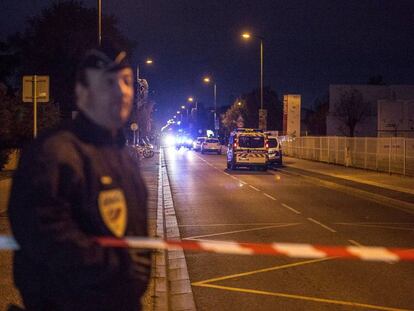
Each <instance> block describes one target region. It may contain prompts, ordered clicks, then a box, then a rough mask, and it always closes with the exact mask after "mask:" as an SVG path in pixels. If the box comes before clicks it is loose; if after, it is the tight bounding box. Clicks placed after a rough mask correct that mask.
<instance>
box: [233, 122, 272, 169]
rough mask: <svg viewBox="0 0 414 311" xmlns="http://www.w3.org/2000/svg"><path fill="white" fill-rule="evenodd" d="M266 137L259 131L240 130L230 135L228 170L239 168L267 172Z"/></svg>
mask: <svg viewBox="0 0 414 311" xmlns="http://www.w3.org/2000/svg"><path fill="white" fill-rule="evenodd" d="M267 162H268V156H267V148H266V135H265V134H264V133H263V131H262V130H259V129H247V128H238V129H236V130H234V131H233V132H231V133H230V138H229V145H228V149H227V168H228V169H230V170H234V169H236V168H238V167H248V168H252V169H261V170H263V171H266V170H267Z"/></svg>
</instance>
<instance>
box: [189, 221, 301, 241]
mask: <svg viewBox="0 0 414 311" xmlns="http://www.w3.org/2000/svg"><path fill="white" fill-rule="evenodd" d="M297 225H300V223H291V224H279V225H274V226H266V227H261V228H251V229H244V230H235V231H227V232H220V233H213V234H204V235H196V236H191V237H187V238H182V240H196V239H198V238H205V237H211V236H217V235H226V234H233V233H241V232H250V231H258V230H266V229H272V228H282V227H291V226H297Z"/></svg>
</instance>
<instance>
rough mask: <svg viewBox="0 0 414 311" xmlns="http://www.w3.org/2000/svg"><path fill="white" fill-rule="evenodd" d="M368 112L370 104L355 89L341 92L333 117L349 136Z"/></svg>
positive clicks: (352, 135) (353, 133)
mask: <svg viewBox="0 0 414 311" xmlns="http://www.w3.org/2000/svg"><path fill="white" fill-rule="evenodd" d="M369 113H370V104H369V103H368V102H366V101H364V98H363V95H362V93H361V92H360V91H358V90H356V89H351V90H349V91H345V92H343V93H342V94H341V96H340V99H339V101H338V102H337V103H336V105H335V110H334V114H335V117H336V118H337V119H338V120H339V121H340V122H341V123H342V124H343V125H344V126H345V127H346V128H347V130H348V134H349V136H351V137H354V135H355V127H356V126H357V125H358V124H360V123H362V122H363V121H364V120H365V119H366V117H367V116H368V115H369Z"/></svg>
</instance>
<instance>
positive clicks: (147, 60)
mask: <svg viewBox="0 0 414 311" xmlns="http://www.w3.org/2000/svg"><path fill="white" fill-rule="evenodd" d="M144 63H145V64H146V65H152V64H153V63H154V61H153V60H152V58H147V59H146V60H145V62H144ZM138 80H139V64H138V65H137V81H138Z"/></svg>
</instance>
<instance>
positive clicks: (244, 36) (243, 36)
mask: <svg viewBox="0 0 414 311" xmlns="http://www.w3.org/2000/svg"><path fill="white" fill-rule="evenodd" d="M241 36H242V38H243V39H244V40H249V39H250V38H251V37H252V36H253V37H255V38H257V39H259V40H260V110H262V111H263V39H264V38H263V37H261V36H257V35H251V34H250V33H248V32H244V33H242V35H241ZM259 118H260V116H259ZM259 125H260V124H259Z"/></svg>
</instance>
